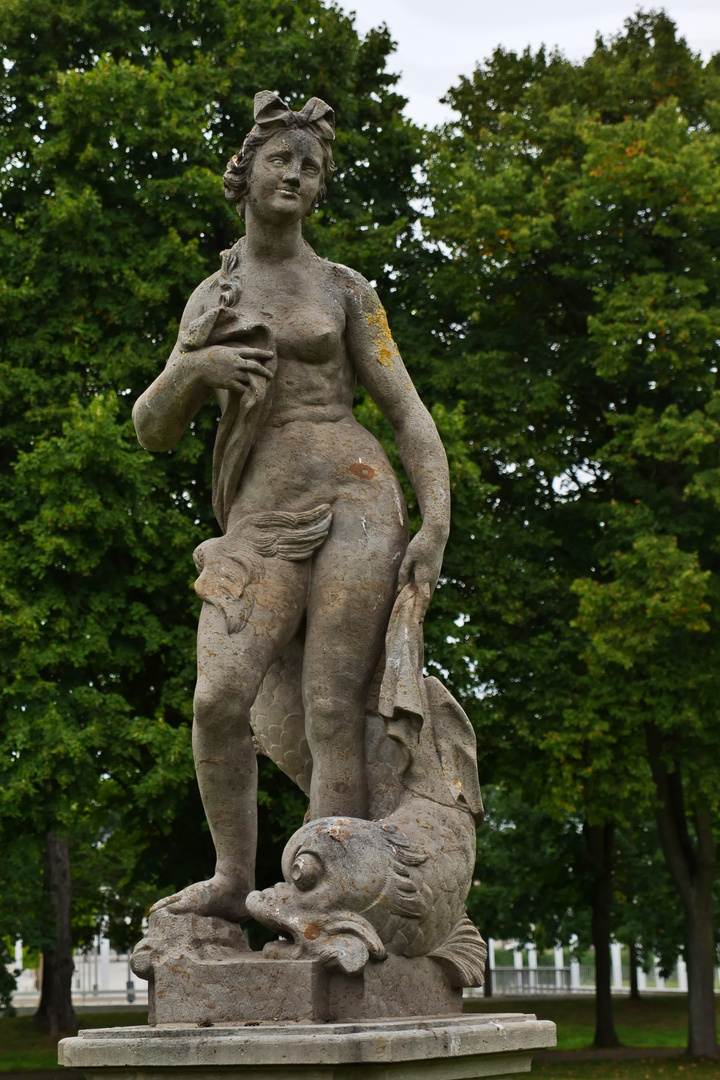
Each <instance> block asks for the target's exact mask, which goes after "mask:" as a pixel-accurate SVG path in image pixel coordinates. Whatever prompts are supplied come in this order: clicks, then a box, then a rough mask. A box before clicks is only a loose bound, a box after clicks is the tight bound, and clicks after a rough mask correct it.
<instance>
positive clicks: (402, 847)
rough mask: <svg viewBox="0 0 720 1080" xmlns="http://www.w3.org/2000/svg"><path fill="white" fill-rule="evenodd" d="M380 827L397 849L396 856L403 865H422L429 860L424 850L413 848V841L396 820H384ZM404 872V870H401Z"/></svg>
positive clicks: (395, 849)
mask: <svg viewBox="0 0 720 1080" xmlns="http://www.w3.org/2000/svg"><path fill="white" fill-rule="evenodd" d="M380 828H381V829H382V831H383V833H384V834H385V836H386V837H387V839H388V840H389V841H390V843H391V844H392V846H393V849H394V851H395V858H396V859H397V861H398V862H399V863H402V864H403V866H420V865H421V863H424V862H427V859H428V856H427V855H426V854H425V852H423V851H418V850H417V849H413V847H412V844H411V842H410V841H409V840H408V838H407V836H405V834H404V833H402V832H400V829H398V827H397V825H395V823H394V822H390V821H388V822H382V823H380ZM399 872H400V873H402V871H399Z"/></svg>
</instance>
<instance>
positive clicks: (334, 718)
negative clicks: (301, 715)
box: [305, 695, 362, 746]
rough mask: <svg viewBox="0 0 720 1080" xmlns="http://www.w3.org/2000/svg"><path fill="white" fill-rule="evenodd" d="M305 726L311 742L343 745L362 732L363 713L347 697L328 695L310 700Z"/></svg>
mask: <svg viewBox="0 0 720 1080" xmlns="http://www.w3.org/2000/svg"><path fill="white" fill-rule="evenodd" d="M305 726H306V730H307V734H308V737H309V739H310V741H311V742H314V743H326V742H327V743H330V744H332V745H333V746H338V745H340V746H342V745H343V744H344V743H352V741H353V739H354V738H355V736H356V735H359V734H360V733H361V728H362V715H361V713H360V710H358V709H357V708H356V707H355V706H354V704H353V702H352V701H349V700H348V698H347V697H344V696H341V695H326V696H324V697H318V698H314V699H313V700H312V701H311V702H308V704H307V705H306V710H305Z"/></svg>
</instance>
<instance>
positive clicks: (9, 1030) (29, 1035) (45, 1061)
mask: <svg viewBox="0 0 720 1080" xmlns="http://www.w3.org/2000/svg"><path fill="white" fill-rule="evenodd" d="M78 1023H79V1026H80V1027H81V1028H104V1027H126V1026H127V1025H129V1024H146V1023H147V1009H145V1010H143V1011H138V1012H134V1011H133V1012H108V1013H100V1012H97V1013H96V1012H92V1013H83V1012H81V1013H78ZM57 1067H58V1063H57V1039H54V1038H52V1037H51V1036H50V1035H42V1034H41V1033H40V1032H39V1031H38V1030H37V1028H36V1027H35V1025H34V1024H33V1018H32V1016H0V1074H2V1073H5V1072H21V1071H22V1072H25V1071H28V1070H29V1071H32V1070H35V1069H57Z"/></svg>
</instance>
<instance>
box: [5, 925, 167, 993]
mask: <svg viewBox="0 0 720 1080" xmlns="http://www.w3.org/2000/svg"><path fill="white" fill-rule="evenodd" d="M11 967H14V969H17V968H22V942H21V941H18V942H17V943H16V945H15V964H14V965H11ZM39 979H40V973H39V971H32V970H28V969H24V970H21V973H20V975H19V977H18V980H17V991H16V993H15V996H14V998H13V1003H14V1005H15V1007H16V1008H23V1007H26V1008H35V1007H36V1006H37V1003H38V1001H39V1000H40V986H39ZM73 1004H74V1005H137V1006H138V1007H139V1008H142V1007H143V1006H145V1005H147V983H146V982H145V981H144V980H142V979H138V978H137V976H135V975H133V973H132V971H131V970H130V956H129V954H128V953H118V952H116V951H115V950H114V949H111V948H110V942H109V940H108V939H107V938H103V937H100V938H96V939H95V941H94V943H93V946H92V948H91V949H88V950H87V952H76V953H75V970H74V972H73Z"/></svg>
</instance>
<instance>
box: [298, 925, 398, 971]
mask: <svg viewBox="0 0 720 1080" xmlns="http://www.w3.org/2000/svg"><path fill="white" fill-rule="evenodd" d="M313 945H314V948H313V949H312V952H313V954H314V955H315V956H317V958H318V959H319V960H321V961H322V963H323V964H324V965H325V966H326V967H328V968H335V969H338V970H339V971H342V972H344V973H345V974H346V975H358V974H359V973H360V972H361V971H362V970H363V968H364V967H365V965H366V964H367V962H368V960H370V959H372V960H385V959H387V951H386V949H385V946H384V945H383V943H382V941H381V940H380V937H379V935H378V933H377V931H376V930H375V928H374V927H373V926H372V925H371V924H370V923H369V922H368V920H367V919H364V918H363V917H362V915H357V914H356V913H355V912H353V911H344V912H341V913H339V915H338V917H337V918H335V919H333V918H329V919H327V920H323V922H322V936H321V937H320V938H319V939H317V943H313ZM308 951H310V950H308Z"/></svg>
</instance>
